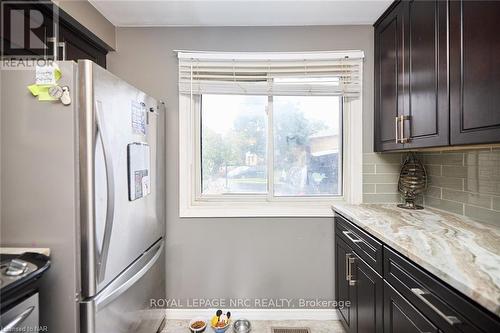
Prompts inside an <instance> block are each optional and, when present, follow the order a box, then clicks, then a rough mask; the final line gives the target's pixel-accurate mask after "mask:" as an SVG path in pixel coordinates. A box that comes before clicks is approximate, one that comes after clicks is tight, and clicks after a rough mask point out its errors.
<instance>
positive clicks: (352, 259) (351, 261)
mask: <svg viewBox="0 0 500 333" xmlns="http://www.w3.org/2000/svg"><path fill="white" fill-rule="evenodd" d="M348 262H349V264H348V266H349V280H348V281H349V285H350V286H355V285H356V277H355V276H354V274H353V272H352V265H353V264H354V263H355V262H356V258H355V257H351V256H350V255H349V258H348Z"/></svg>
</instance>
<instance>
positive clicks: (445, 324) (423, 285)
mask: <svg viewBox="0 0 500 333" xmlns="http://www.w3.org/2000/svg"><path fill="white" fill-rule="evenodd" d="M384 279H385V280H386V281H387V282H389V283H390V284H391V286H393V287H394V288H395V289H396V290H397V291H398V292H399V293H401V295H403V296H404V297H405V298H406V299H407V300H408V301H409V302H410V303H411V304H413V305H414V306H415V307H416V308H418V309H419V310H420V311H421V312H422V313H423V314H424V315H425V316H427V318H429V319H430V320H431V321H432V322H433V323H435V324H436V325H437V326H438V327H439V328H440V330H441V331H443V332H470V333H479V332H500V321H499V319H498V318H495V317H494V315H493V314H490V313H488V312H487V310H485V309H482V308H480V307H479V306H477V305H475V304H474V303H473V302H472V301H471V300H469V299H468V298H467V297H465V296H463V295H461V294H459V293H458V292H456V291H454V290H453V289H451V288H450V287H448V286H446V285H445V284H443V283H442V282H440V281H439V280H438V279H437V278H435V277H434V276H432V275H430V274H429V273H427V272H426V271H424V270H423V269H421V268H420V267H418V266H416V265H415V264H413V263H411V262H410V261H408V260H407V259H405V258H404V257H402V256H401V255H399V254H398V253H396V252H395V251H393V250H392V249H390V248H388V247H386V246H384Z"/></svg>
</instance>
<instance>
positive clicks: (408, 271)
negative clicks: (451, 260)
mask: <svg viewBox="0 0 500 333" xmlns="http://www.w3.org/2000/svg"><path fill="white" fill-rule="evenodd" d="M361 243H363V244H364V245H365V246H368V247H373V244H379V245H380V247H381V248H383V251H382V252H383V253H382V254H381V255H377V256H375V257H374V258H376V259H375V260H373V261H369V260H368V261H367V260H365V259H364V258H369V257H371V256H368V257H367V256H366V253H365V255H364V258H363V257H362V256H360V255H359V252H361V251H363V250H364V249H365V246H360V244H361ZM372 252H373V253H378V252H377V251H376V248H375V247H373V249H372ZM382 262H383V269H381V270H380V271H381V272H382V274H379V273H378V272H377V271H376V270H377V269H378V267H379V264H380V263H382ZM471 274H472V273H471ZM335 295H336V296H335V299H336V301H337V302H340V301H342V302H344V303H345V302H350V305H351V306H350V307H341V308H338V309H337V311H338V318H339V320H340V321H341V322H342V324H343V326H344V328H345V329H346V331H347V332H348V333H382V332H383V333H419V332H426V333H430V332H440V333H493V332H495V333H496V332H500V318H499V317H498V316H495V315H494V314H493V313H491V312H489V311H488V310H486V309H484V308H483V307H481V306H479V305H478V304H477V303H475V302H474V301H473V300H471V299H470V298H468V297H466V296H464V295H463V294H461V293H459V292H457V291H456V290H455V289H453V288H452V287H450V286H449V285H448V284H446V283H444V282H443V281H440V280H439V279H438V278H436V277H434V276H433V275H431V274H430V273H429V272H427V271H426V270H424V269H423V268H421V267H419V266H418V265H416V264H415V263H414V262H412V261H411V260H409V259H408V258H407V257H405V256H402V255H401V254H399V253H397V252H396V251H394V250H392V249H391V248H390V247H389V246H387V245H385V244H383V243H381V242H380V241H379V240H377V239H375V238H374V237H373V236H372V235H370V234H369V233H367V232H366V230H360V228H358V227H356V226H355V225H354V224H353V223H351V222H350V221H348V220H346V219H344V218H343V217H342V216H340V215H336V216H335Z"/></svg>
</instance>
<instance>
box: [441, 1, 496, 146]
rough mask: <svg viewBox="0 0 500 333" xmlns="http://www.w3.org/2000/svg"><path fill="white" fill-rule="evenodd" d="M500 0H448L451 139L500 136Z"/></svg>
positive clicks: (488, 140)
mask: <svg viewBox="0 0 500 333" xmlns="http://www.w3.org/2000/svg"><path fill="white" fill-rule="evenodd" d="M499 21H500V1H458V0H457V1H450V83H451V86H450V103H451V105H450V106H451V115H450V116H451V117H450V118H451V144H452V145H457V144H480V143H491V142H500V93H499V92H500V56H499V55H500V34H499V33H498V30H499V24H500V22H499Z"/></svg>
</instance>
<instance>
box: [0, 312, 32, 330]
mask: <svg viewBox="0 0 500 333" xmlns="http://www.w3.org/2000/svg"><path fill="white" fill-rule="evenodd" d="M34 309H35V307H34V306H30V307H29V308H27V309H26V310H24V311H23V312H21V314H20V315H18V316H17V317H16V318H14V319H13V320H12V321H11V322H10V323H8V324H7V325H5V326H4V327H2V330H1V331H0V333H7V332H15V328H16V326H18V325H20V324H22V322H23V321H25V320H26V318H28V317H29V315H30V314H31V313H32V312H33V310H34Z"/></svg>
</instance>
